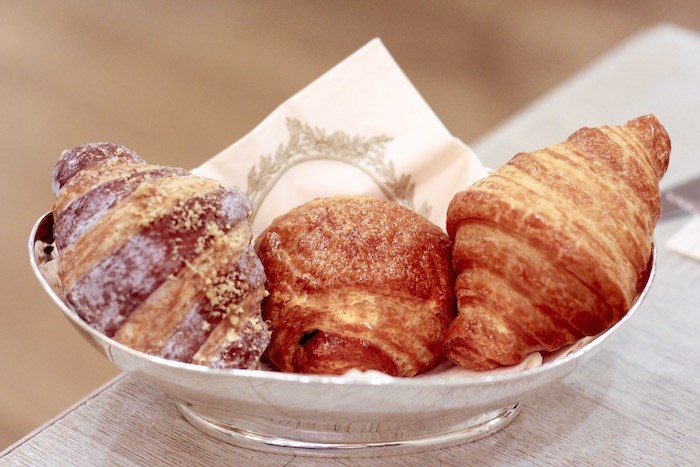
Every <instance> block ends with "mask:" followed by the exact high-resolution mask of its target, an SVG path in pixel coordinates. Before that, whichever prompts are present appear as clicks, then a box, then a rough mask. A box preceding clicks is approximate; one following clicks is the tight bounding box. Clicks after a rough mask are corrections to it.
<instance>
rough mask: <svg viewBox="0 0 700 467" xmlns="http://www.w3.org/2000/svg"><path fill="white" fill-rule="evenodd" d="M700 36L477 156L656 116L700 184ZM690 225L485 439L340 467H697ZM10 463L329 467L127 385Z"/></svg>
mask: <svg viewBox="0 0 700 467" xmlns="http://www.w3.org/2000/svg"><path fill="white" fill-rule="evenodd" d="M698 83H700V36H698V35H697V34H695V33H692V32H689V31H685V30H681V29H678V28H674V27H670V26H664V27H659V28H656V29H653V30H650V31H648V32H646V33H644V34H642V35H640V36H638V37H635V38H633V39H632V40H630V41H628V42H626V43H624V44H622V45H621V46H620V47H618V48H616V49H615V50H613V51H612V52H611V53H609V54H607V55H606V56H604V57H603V58H602V59H601V60H599V61H598V62H597V63H595V64H593V65H592V66H590V67H589V68H587V69H586V70H584V71H583V72H582V73H580V74H578V75H577V76H575V77H573V78H572V79H570V80H569V81H567V82H565V83H564V84H562V85H561V86H559V87H558V88H556V89H555V90H553V91H552V92H551V93H549V94H547V95H546V96H544V97H543V98H541V99H540V100H538V101H536V102H535V103H533V104H532V105H530V106H528V107H527V108H525V109H524V110H523V111H522V112H520V113H519V114H518V115H516V116H514V117H513V118H512V119H510V120H509V121H508V122H506V123H505V124H503V125H502V126H500V127H498V128H497V129H495V130H494V131H492V132H491V133H490V134H488V135H487V136H486V137H484V138H482V139H481V140H479V141H476V142H473V143H472V146H473V148H474V149H475V151H476V153H477V154H478V155H479V156H480V157H481V159H482V160H483V161H484V162H485V163H486V164H487V165H489V166H497V165H500V164H502V163H504V162H505V161H506V160H507V159H508V158H509V157H510V156H512V155H513V154H515V153H516V152H517V151H520V150H531V149H535V148H537V147H539V146H543V145H547V144H550V143H552V142H554V141H559V140H562V139H563V138H565V137H566V136H567V135H568V134H569V133H571V132H572V131H573V130H574V129H576V128H578V127H580V126H584V125H591V126H592V125H597V124H604V123H610V124H620V123H624V122H625V121H626V120H628V119H631V118H633V117H635V116H637V115H641V114H644V113H649V112H653V113H655V114H656V115H657V116H658V117H659V118H660V120H661V121H662V122H663V123H664V124H665V126H666V128H667V130H668V132H669V134H670V135H671V139H672V141H673V152H672V155H671V165H670V168H669V171H668V173H667V175H666V178H665V179H664V181H663V184H662V187H669V186H671V185H673V184H675V183H678V182H680V181H682V180H685V179H687V178H690V177H692V176H700V158H699V156H698V148H700V131H698V128H700V85H699V84H698ZM687 220H688V218H684V219H678V220H673V221H669V222H664V223H661V224H660V225H659V226H658V227H657V231H656V241H657V247H658V271H657V276H656V279H655V282H654V284H653V287H652V290H651V292H650V293H649V295H648V297H647V298H646V300H645V302H644V303H643V305H642V307H641V308H640V309H639V311H638V313H637V315H636V316H635V317H634V318H633V319H632V320H631V321H630V322H629V323H628V324H627V325H626V326H625V327H623V328H622V329H621V330H620V332H619V333H618V334H617V335H616V336H614V337H613V339H612V340H611V341H610V342H609V343H608V344H607V346H606V347H605V348H604V349H603V350H602V351H601V352H600V353H599V354H598V355H596V357H594V358H593V359H591V360H590V361H589V362H587V363H586V364H585V365H584V366H583V367H581V368H579V369H577V370H576V371H575V372H574V373H572V374H571V375H570V376H568V377H567V378H565V379H564V380H563V381H562V382H560V383H557V384H555V385H553V386H551V387H549V388H547V389H546V390H544V391H542V392H540V393H538V394H536V395H534V396H532V397H530V398H528V399H526V400H525V401H524V404H523V409H522V411H521V413H520V415H519V416H518V417H517V418H516V419H515V421H514V422H513V423H512V424H511V425H509V426H508V427H506V428H505V429H504V430H502V431H500V432H498V433H496V434H494V435H492V436H490V437H488V438H486V439H483V440H480V441H476V442H473V443H469V444H465V445H462V446H458V447H454V448H451V449H445V450H440V451H432V452H425V453H420V454H413V455H410V456H402V457H400V458H397V457H377V458H372V459H353V458H347V459H334V460H333V461H334V462H335V463H338V464H345V465H353V464H363V465H366V464H372V465H395V464H397V463H404V464H417V465H437V464H439V463H445V464H470V465H472V464H476V465H479V464H483V465H487V464H488V465H494V464H495V465H505V464H537V465H620V464H622V465H698V463H700V395H699V394H700V343H699V342H700V340H699V339H698V335H700V313H698V311H700V262H699V261H697V260H693V259H690V258H687V257H683V256H680V255H677V254H675V253H673V252H670V251H668V250H667V248H666V247H665V244H666V241H667V240H668V238H669V237H670V236H671V235H673V233H674V232H676V231H678V229H680V228H681V227H682V225H683V224H684V223H685V222H687ZM0 463H2V464H5V463H8V464H37V465H38V464H42V465H46V464H51V465H63V464H68V463H74V464H83V465H85V464H118V465H129V464H146V465H154V464H161V463H165V464H183V465H194V464H204V465H219V464H227V465H311V464H314V465H315V464H328V463H329V460H328V459H318V458H309V457H295V456H293V455H288V456H287V455H279V454H268V453H260V452H254V451H249V450H245V449H242V448H238V447H235V446H232V445H228V444H225V443H222V442H219V441H217V440H215V439H212V438H209V437H207V436H205V435H203V434H201V433H200V432H198V431H197V430H196V429H195V428H193V427H192V426H190V425H189V424H188V423H187V422H186V421H185V420H184V419H183V418H182V416H181V415H180V414H179V412H178V411H177V409H176V408H175V406H174V405H173V403H172V401H170V400H168V399H167V398H165V397H163V396H161V395H160V394H158V393H157V392H155V391H154V390H153V389H151V388H149V387H148V386H146V385H145V384H143V383H141V382H140V381H139V380H137V379H136V378H134V377H132V376H128V375H120V376H118V377H117V378H116V379H114V380H113V381H111V382H110V383H109V384H107V385H106V386H104V387H103V388H101V389H100V390H98V391H96V392H95V393H93V394H92V395H90V396H89V397H87V398H86V399H84V400H83V401H81V402H79V403H78V404H76V405H75V406H73V407H71V408H70V409H68V410H67V411H66V412H64V413H63V414H62V415H60V416H59V417H57V418H56V419H54V420H52V421H51V422H49V423H48V424H47V425H45V426H44V427H42V428H41V429H39V430H37V431H35V432H34V433H32V434H30V435H29V436H27V437H26V438H25V439H23V440H21V441H20V442H18V443H16V444H15V445H13V446H11V447H10V448H8V449H7V450H6V451H4V452H3V454H2V457H1V458H0Z"/></svg>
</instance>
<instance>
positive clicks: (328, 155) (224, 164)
mask: <svg viewBox="0 0 700 467" xmlns="http://www.w3.org/2000/svg"><path fill="white" fill-rule="evenodd" d="M193 172H194V173H195V174H197V175H200V176H204V177H209V178H215V179H218V180H221V181H223V182H225V183H228V184H229V185H233V186H236V187H238V188H239V189H241V190H242V191H243V192H245V193H246V194H247V195H248V196H249V197H250V198H251V201H252V202H253V206H254V212H255V219H254V223H253V234H254V235H255V236H256V237H257V235H258V234H259V233H260V232H262V231H263V230H264V229H265V228H266V227H267V226H268V225H269V224H270V222H271V221H272V220H273V219H274V218H275V217H277V216H279V215H281V214H284V213H286V212H287V211H289V210H290V209H291V208H293V207H295V206H298V205H300V204H303V203H304V202H307V201H310V200H311V199H314V198H317V197H321V196H332V195H343V194H364V195H369V196H374V197H378V198H383V199H391V200H393V201H396V202H398V203H400V204H402V205H404V206H406V207H408V208H411V209H413V210H415V211H417V212H419V213H421V214H423V215H425V216H426V217H427V218H429V219H430V220H432V221H433V222H434V223H435V224H437V225H438V226H439V227H441V228H443V229H444V228H445V216H446V211H447V206H448V204H449V202H450V200H451V199H452V197H453V196H454V194H455V193H456V192H458V191H461V190H464V189H466V188H467V187H469V186H470V185H471V184H472V183H473V182H475V181H476V180H478V179H480V178H482V177H484V176H485V175H486V171H485V170H484V167H483V166H482V164H481V162H480V161H479V160H478V159H477V158H476V156H475V155H474V153H473V152H472V150H471V149H470V148H469V147H467V146H466V145H465V144H464V143H462V142H461V141H460V140H459V139H457V138H455V137H454V136H452V135H451V134H450V132H449V131H448V130H447V128H445V126H444V125H443V124H442V123H441V122H440V120H439V119H438V117H437V116H436V115H435V114H434V113H433V111H432V110H431V109H430V107H429V106H428V104H427V103H426V102H425V101H424V100H423V98H422V97H421V96H420V94H419V93H418V91H417V90H416V89H415V88H414V87H413V85H412V84H411V83H410V81H409V80H408V78H407V77H406V76H405V75H404V74H403V72H402V71H401V69H400V68H399V66H398V65H397V64H396V62H395V61H394V60H393V58H392V57H391V55H390V54H389V52H388V51H387V50H386V48H385V47H384V45H383V44H382V42H381V41H380V40H379V39H374V40H372V41H370V42H369V43H368V44H366V45H365V46H363V47H362V48H360V49H359V50H358V51H356V52H355V53H353V54H352V55H350V56H349V57H348V58H346V59H345V60H344V61H342V62H341V63H339V64H338V65H336V66H335V67H333V68H332V69H331V70H330V71H328V72H326V73H325V74H324V75H322V76H321V77H320V78H318V79H317V80H316V81H314V82H313V83H311V84H310V85H308V86H307V87H306V88H304V89H302V90H301V91H300V92H299V93H297V94H296V95H294V96H293V97H291V98H290V99H289V100H287V101H286V102H284V103H283V104H282V105H280V106H279V107H278V108H277V109H276V110H274V111H273V112H272V113H271V114H270V115H269V116H268V117H267V118H265V120H263V121H262V122H261V123H260V124H259V125H258V126H257V127H256V128H255V129H254V130H253V131H251V132H250V133H249V134H247V135H246V136H244V137H243V138H241V139H240V140H239V141H237V142H235V143H234V144H232V145H231V146H229V147H228V148H226V149H224V150H223V151H222V152H221V153H219V154H218V155H216V156H215V157H213V158H212V159H210V160H208V161H206V162H205V163H204V164H202V165H201V166H200V167H198V168H196V169H195V170H194V171H193Z"/></svg>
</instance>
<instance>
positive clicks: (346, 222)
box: [257, 196, 455, 376]
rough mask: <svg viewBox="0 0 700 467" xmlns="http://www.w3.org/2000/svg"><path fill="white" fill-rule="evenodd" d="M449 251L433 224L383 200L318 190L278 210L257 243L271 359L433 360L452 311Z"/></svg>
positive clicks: (292, 362)
mask: <svg viewBox="0 0 700 467" xmlns="http://www.w3.org/2000/svg"><path fill="white" fill-rule="evenodd" d="M450 250H451V243H450V241H449V239H448V238H447V235H446V234H445V233H444V232H443V231H442V230H440V229H439V228H438V227H437V226H435V225H434V224H432V223H431V222H430V221H428V220H427V219H425V218H423V217H421V216H420V215H418V214H416V213H414V212H412V211H410V210H408V209H406V208H404V207H402V206H399V205H398V204H396V203H393V202H390V201H381V200H378V199H372V198H367V197H349V196H348V197H332V198H322V199H317V200H314V201H311V202H309V203H307V204H304V205H302V206H300V207H297V208H295V209H293V210H292V211H290V212H289V213H287V214H285V215H283V216H280V217H278V218H277V219H275V220H274V221H273V222H272V225H271V226H270V227H269V228H268V229H267V230H266V231H265V232H263V233H262V234H261V236H260V238H259V239H258V242H257V251H258V255H259V256H260V259H261V260H262V262H263V264H264V266H265V271H266V273H267V288H268V290H269V293H270V295H269V296H268V297H267V298H266V299H265V301H264V302H263V316H264V317H265V319H267V320H269V322H270V327H271V330H272V340H271V342H270V345H269V347H268V356H269V358H270V360H271V361H272V362H273V363H274V364H275V365H276V366H277V367H278V368H279V369H280V370H282V371H286V372H299V373H317V374H342V373H345V372H346V371H348V370H350V369H353V368H356V369H359V370H377V371H382V372H384V373H387V374H390V375H393V376H413V375H416V374H418V373H421V372H424V371H426V370H428V369H430V368H432V367H434V366H435V365H436V364H437V363H438V362H440V361H442V360H444V353H443V347H442V344H443V340H444V337H445V332H446V330H447V327H448V325H449V323H450V322H451V321H452V320H453V319H454V316H455V310H454V297H453V291H452V287H453V274H452V270H451V267H450Z"/></svg>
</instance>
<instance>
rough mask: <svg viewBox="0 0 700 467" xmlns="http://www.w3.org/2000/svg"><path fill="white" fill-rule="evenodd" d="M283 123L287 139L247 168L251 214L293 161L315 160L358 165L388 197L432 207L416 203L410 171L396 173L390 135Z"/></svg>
mask: <svg viewBox="0 0 700 467" xmlns="http://www.w3.org/2000/svg"><path fill="white" fill-rule="evenodd" d="M285 123H286V127H287V130H288V132H289V138H288V139H287V142H286V143H285V144H280V145H279V146H277V149H276V150H275V152H274V153H270V154H266V155H262V156H260V158H259V160H258V163H257V164H255V165H253V166H252V167H251V169H250V171H249V172H248V177H247V181H248V187H247V189H246V195H247V196H248V198H250V200H251V202H252V204H253V211H254V214H253V217H255V213H257V210H258V207H259V206H260V205H261V204H262V203H263V201H264V200H265V198H266V197H267V195H268V194H269V192H270V190H272V188H273V187H274V186H275V184H276V183H277V182H278V181H279V179H280V178H282V176H283V175H284V174H285V172H287V171H288V170H289V169H291V168H292V167H294V166H296V165H299V164H303V163H305V162H311V161H318V160H328V161H336V162H342V163H344V164H348V165H351V166H353V167H355V168H357V169H358V170H360V171H362V172H363V173H364V174H366V175H367V176H368V177H369V178H371V179H372V181H374V183H376V184H377V186H378V187H379V188H380V189H381V190H382V192H383V193H384V195H385V196H386V197H387V198H388V199H390V200H392V201H394V202H396V203H398V204H401V205H403V206H405V207H407V208H408V209H411V210H412V211H416V212H417V213H418V214H421V215H422V216H424V217H426V218H428V217H430V213H431V211H432V209H433V208H432V206H431V205H429V204H428V203H427V202H424V203H423V204H422V205H421V207H420V208H417V209H416V207H415V202H414V193H415V187H416V183H415V182H414V181H413V179H412V177H411V175H410V174H406V173H402V174H400V175H399V176H398V177H397V175H396V170H395V168H394V163H393V162H392V161H391V160H390V159H388V158H387V157H386V153H385V150H386V145H387V144H389V143H390V142H391V141H392V140H393V139H394V138H393V137H391V136H389V135H386V134H380V135H376V136H369V137H367V136H360V135H351V134H349V133H346V132H343V131H339V130H336V131H334V132H332V133H330V134H329V133H328V132H327V131H326V130H324V129H323V128H320V127H318V126H311V125H310V124H308V123H305V122H302V121H301V120H300V119H297V118H291V117H287V118H286V119H285Z"/></svg>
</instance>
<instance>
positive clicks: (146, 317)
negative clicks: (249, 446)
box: [53, 143, 269, 368]
mask: <svg viewBox="0 0 700 467" xmlns="http://www.w3.org/2000/svg"><path fill="white" fill-rule="evenodd" d="M53 187H54V191H55V194H56V197H57V199H56V203H55V206H54V209H53V218H54V239H55V248H56V249H57V258H58V275H59V278H60V282H61V284H62V287H63V292H64V295H65V298H66V300H67V302H68V303H69V304H70V305H71V307H72V308H73V309H74V310H75V311H76V312H77V314H78V315H79V316H80V317H81V318H82V319H83V320H85V321H86V322H87V323H88V324H89V325H90V326H92V327H93V328H95V329H97V330H98V331H100V332H102V333H104V334H105V335H107V336H108V337H111V338H113V339H115V340H117V341H119V342H121V343H123V344H125V345H127V346H129V347H132V348H134V349H136V350H140V351H143V352H146V353H149V354H152V355H158V356H161V357H164V358H168V359H173V360H178V361H182V362H191V363H195V364H200V365H206V366H211V367H216V368H256V367H257V366H258V361H259V358H260V355H261V354H262V353H263V351H264V349H265V347H266V346H267V343H268V342H269V332H268V330H267V326H266V324H265V322H264V321H263V320H262V318H261V315H260V303H261V301H262V298H263V295H264V293H265V289H264V282H265V274H264V271H263V268H262V264H261V263H260V260H259V259H258V258H257V256H256V255H255V252H254V249H253V247H252V243H251V238H252V233H251V220H250V217H251V205H250V201H249V200H248V199H247V198H246V197H245V196H244V195H243V194H242V193H241V192H240V191H238V190H237V189H235V188H231V187H227V186H224V185H222V184H221V183H219V182H216V181H213V180H208V179H205V178H201V177H196V176H194V175H192V174H190V173H189V172H187V171H186V170H184V169H179V168H173V167H162V166H155V165H148V164H147V163H146V162H145V161H144V160H143V159H141V158H140V157H139V156H138V155H136V154H135V153H133V152H132V151H130V150H129V149H127V148H125V147H122V146H119V145H116V144H112V143H95V144H87V145H84V146H80V147H77V148H73V149H70V150H66V151H64V152H63V154H62V155H61V157H60V159H59V160H58V163H57V164H56V166H55V169H54V176H53Z"/></svg>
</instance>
